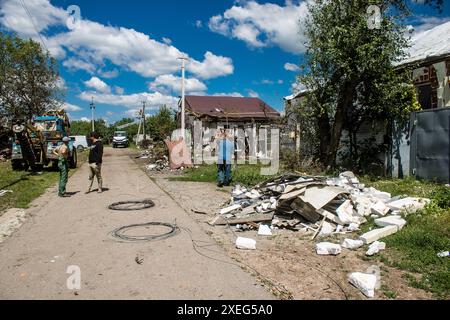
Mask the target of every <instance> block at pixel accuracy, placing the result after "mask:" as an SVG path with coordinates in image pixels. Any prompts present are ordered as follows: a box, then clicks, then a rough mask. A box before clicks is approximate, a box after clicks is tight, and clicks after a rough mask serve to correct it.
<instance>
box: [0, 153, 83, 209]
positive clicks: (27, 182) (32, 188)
mask: <svg viewBox="0 0 450 320" xmlns="http://www.w3.org/2000/svg"><path fill="white" fill-rule="evenodd" d="M86 159H87V152H86V151H85V152H78V166H80V165H81V164H83V163H84V162H85V161H86ZM73 173H74V170H70V174H73ZM58 180H59V172H58V171H53V170H52V168H51V167H48V168H45V169H44V171H43V173H42V174H40V175H33V174H31V173H30V172H25V171H13V170H12V169H11V163H10V162H9V161H8V162H2V163H0V190H4V189H6V190H12V191H13V192H12V193H7V194H5V195H4V196H3V197H0V216H1V214H2V212H3V211H4V210H7V209H9V208H28V206H29V204H30V203H31V202H32V201H33V200H34V199H36V198H38V197H40V196H41V195H42V194H43V193H44V192H45V190H46V189H47V188H49V187H52V186H54V185H55V184H56V183H57V182H58Z"/></svg>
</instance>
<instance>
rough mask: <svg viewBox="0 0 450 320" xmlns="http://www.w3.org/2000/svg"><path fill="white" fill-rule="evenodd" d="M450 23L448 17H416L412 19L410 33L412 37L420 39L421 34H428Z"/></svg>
mask: <svg viewBox="0 0 450 320" xmlns="http://www.w3.org/2000/svg"><path fill="white" fill-rule="evenodd" d="M448 21H450V19H449V18H448V17H442V18H441V17H433V16H421V15H419V16H414V17H413V19H412V23H413V25H412V26H409V27H410V31H411V33H412V37H413V38H414V37H418V36H420V34H421V33H423V32H426V31H428V30H430V29H433V28H434V27H436V26H438V25H441V24H443V23H446V22H448Z"/></svg>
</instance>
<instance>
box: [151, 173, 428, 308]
mask: <svg viewBox="0 0 450 320" xmlns="http://www.w3.org/2000/svg"><path fill="white" fill-rule="evenodd" d="M170 176H171V175H170V174H156V175H155V174H154V175H151V178H152V179H153V180H154V181H155V182H156V183H157V184H158V185H159V186H160V187H161V188H162V189H163V190H165V191H166V192H167V193H168V194H170V196H171V197H172V198H173V199H174V200H175V201H176V202H177V203H178V204H179V205H180V206H181V207H183V209H184V210H185V211H186V212H187V213H189V214H190V215H191V216H192V217H193V218H194V219H195V220H196V221H197V222H198V223H199V224H200V225H201V227H202V228H203V229H204V230H205V231H206V232H207V233H208V234H210V235H211V236H212V237H213V238H214V239H215V240H216V241H217V242H218V243H219V244H220V245H221V246H222V247H223V248H224V249H225V250H226V252H227V253H228V254H229V256H230V257H232V258H233V259H235V260H237V261H240V262H241V263H242V264H244V265H247V266H248V270H249V271H250V272H252V273H253V274H255V275H258V276H259V278H260V279H261V280H262V281H263V282H265V283H268V284H271V285H272V288H273V292H274V294H276V295H278V296H279V297H280V298H282V299H289V298H293V299H314V300H317V299H351V300H353V299H366V298H365V296H364V295H362V294H361V293H360V291H359V290H358V289H356V288H355V287H353V286H352V285H351V284H349V283H348V281H347V274H348V273H349V272H365V271H366V270H367V269H368V268H369V267H370V266H371V265H373V264H376V265H378V266H379V267H380V269H381V286H382V289H380V290H376V295H375V299H389V298H395V299H432V296H431V294H429V293H427V292H425V291H423V290H420V289H415V288H411V287H409V286H408V285H407V284H406V281H405V280H404V279H403V278H402V275H403V272H402V271H400V270H397V269H394V268H391V267H388V266H385V265H384V264H382V263H379V262H376V263H375V262H370V261H365V260H364V252H363V251H362V249H361V250H357V251H350V250H346V249H344V250H343V252H342V253H341V254H340V255H339V256H318V255H316V253H315V250H314V244H315V242H313V241H310V240H309V238H310V237H311V233H303V232H301V231H299V232H294V231H290V230H275V231H274V235H273V236H270V237H263V236H258V235H257V231H245V232H239V233H237V232H235V230H234V228H232V227H228V226H224V227H223V226H210V225H209V224H208V223H207V222H208V221H210V220H211V219H212V218H213V217H214V216H215V212H217V210H218V209H219V208H220V207H221V205H222V204H223V203H225V202H226V201H227V200H228V199H229V198H230V189H229V188H228V189H227V188H224V189H219V188H217V187H216V186H215V185H214V184H212V183H201V182H178V181H169V180H168V178H169V177H170ZM193 210H195V211H200V212H205V213H207V214H196V213H194V212H193ZM236 236H242V237H249V238H253V239H255V240H256V241H257V250H253V251H244V250H238V249H236V248H235V245H234V243H235V239H236Z"/></svg>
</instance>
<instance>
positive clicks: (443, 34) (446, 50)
mask: <svg viewBox="0 0 450 320" xmlns="http://www.w3.org/2000/svg"><path fill="white" fill-rule="evenodd" d="M410 44H411V47H410V48H409V49H408V54H409V57H407V58H406V59H405V60H403V61H402V62H400V63H398V65H405V64H410V63H414V62H423V61H428V60H433V59H435V58H440V57H445V56H447V55H450V21H448V22H446V23H443V24H440V25H438V26H436V27H434V28H432V29H430V30H427V31H424V32H420V33H419V34H417V35H415V36H413V37H412V38H411V41H410Z"/></svg>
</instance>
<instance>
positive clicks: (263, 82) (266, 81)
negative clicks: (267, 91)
mask: <svg viewBox="0 0 450 320" xmlns="http://www.w3.org/2000/svg"><path fill="white" fill-rule="evenodd" d="M273 83H274V82H273V81H272V80H269V79H263V80H261V84H273Z"/></svg>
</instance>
